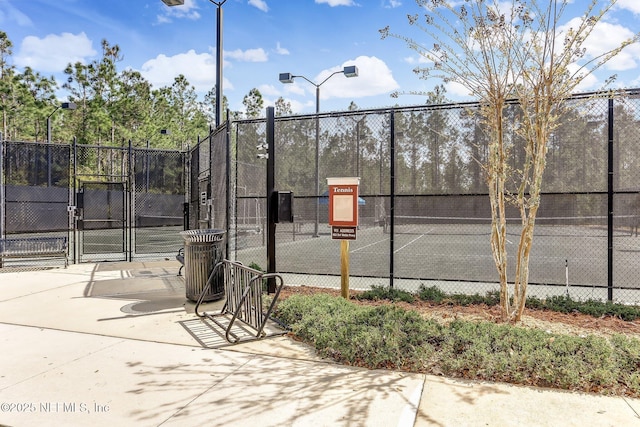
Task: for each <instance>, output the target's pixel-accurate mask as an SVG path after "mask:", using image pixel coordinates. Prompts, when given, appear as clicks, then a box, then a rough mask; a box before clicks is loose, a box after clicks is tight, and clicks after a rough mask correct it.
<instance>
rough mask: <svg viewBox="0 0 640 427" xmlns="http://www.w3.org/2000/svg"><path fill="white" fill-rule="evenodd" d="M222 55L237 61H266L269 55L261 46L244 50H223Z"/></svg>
mask: <svg viewBox="0 0 640 427" xmlns="http://www.w3.org/2000/svg"><path fill="white" fill-rule="evenodd" d="M224 56H225V57H227V58H231V59H235V60H237V61H244V62H266V61H267V60H268V59H269V55H268V54H267V53H266V52H265V51H264V49H262V48H258V49H247V50H245V51H243V50H241V49H236V50H232V51H226V50H225V51H224Z"/></svg>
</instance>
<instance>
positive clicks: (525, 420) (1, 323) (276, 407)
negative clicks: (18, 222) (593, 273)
mask: <svg viewBox="0 0 640 427" xmlns="http://www.w3.org/2000/svg"><path fill="white" fill-rule="evenodd" d="M177 270H178V265H177V263H174V262H170V261H167V262H148V263H102V264H81V265H72V266H70V267H69V268H67V269H54V270H45V271H30V272H11V273H2V274H0V343H1V347H0V348H1V350H0V425H7V426H43V425H65V426H85V425H92V426H102V425H104V426H107V425H109V426H111V425H122V426H159V425H163V426H164V425H167V426H169V425H171V426H195V425H216V426H217V425H231V426H247V425H249V426H256V427H257V426H431V425H433V426H518V425H521V426H557V425H562V426H632V425H638V426H640V418H639V417H638V413H639V412H640V401H639V400H635V399H625V398H620V397H602V396H596V395H588V394H580V393H568V392H559V391H552V390H541V389H533V388H527V387H517V386H510V385H505V384H493V383H479V382H467V381H457V380H450V379H446V378H441V377H434V376H428V375H421V374H407V373H403V372H395V371H384V370H376V371H370V370H366V369H359V368H351V367H346V366H341V365H337V364H335V363H331V362H329V361H325V360H321V359H320V358H318V357H317V356H316V355H315V354H314V351H313V350H312V349H310V348H309V347H307V346H305V345H303V344H300V343H298V342H295V341H293V340H291V339H290V338H288V337H286V336H280V337H273V338H268V339H264V340H261V341H254V342H250V343H244V344H239V345H234V346H230V345H225V343H224V342H223V341H222V340H221V339H219V337H217V338H216V337H213V338H212V337H209V336H207V335H206V334H205V332H203V331H202V330H201V329H202V328H201V322H200V321H199V320H198V319H197V318H196V317H195V315H194V314H193V306H192V304H191V303H188V302H186V301H185V297H184V285H183V283H182V279H181V278H178V277H176V272H177ZM205 329H206V328H205Z"/></svg>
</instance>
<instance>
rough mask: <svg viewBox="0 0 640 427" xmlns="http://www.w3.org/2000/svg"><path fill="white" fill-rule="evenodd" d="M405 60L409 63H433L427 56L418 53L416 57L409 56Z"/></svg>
mask: <svg viewBox="0 0 640 427" xmlns="http://www.w3.org/2000/svg"><path fill="white" fill-rule="evenodd" d="M403 61H404V62H406V63H407V64H411V65H414V64H428V63H431V61H429V60H428V59H427V58H425V57H424V56H422V55H418V57H414V56H407V57H406V58H404V59H403Z"/></svg>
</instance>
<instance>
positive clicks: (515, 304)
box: [380, 0, 638, 322]
mask: <svg viewBox="0 0 640 427" xmlns="http://www.w3.org/2000/svg"><path fill="white" fill-rule="evenodd" d="M416 3H417V4H418V5H419V6H422V7H424V8H426V10H427V11H428V13H427V14H426V15H418V14H416V15H410V16H409V17H408V18H409V23H410V24H411V25H413V26H416V27H418V28H420V29H421V30H422V31H424V32H425V33H427V34H428V35H429V36H430V38H431V40H432V41H433V44H432V45H429V46H427V45H425V44H421V43H419V42H417V41H415V40H414V39H413V38H410V37H406V36H403V35H398V34H395V33H392V32H391V31H390V29H389V27H386V28H384V29H382V30H380V32H381V35H382V37H383V38H385V37H394V38H397V39H400V40H403V41H405V42H406V43H407V45H408V46H409V47H410V48H411V49H413V50H415V51H416V52H418V53H419V54H420V55H421V56H423V57H424V58H426V59H427V60H428V63H429V65H428V66H426V67H419V68H416V69H415V70H414V71H415V72H416V73H417V74H418V75H419V76H420V77H421V78H425V79H426V78H434V77H435V78H440V79H442V80H443V81H444V82H445V83H458V84H461V85H463V86H464V87H465V88H466V89H468V90H469V94H470V95H471V96H473V97H474V98H476V99H478V100H479V103H480V108H479V111H478V112H479V115H480V117H481V119H482V120H483V121H484V125H485V128H486V130H487V132H488V133H489V138H490V144H489V156H488V159H487V161H486V163H485V164H484V169H485V173H486V177H487V184H488V187H489V198H490V204H491V249H492V253H493V258H494V261H495V264H496V268H497V270H498V275H499V277H500V304H501V311H502V319H503V321H516V322H517V321H519V320H521V317H522V313H523V311H524V307H525V301H526V291H527V284H528V280H529V256H530V253H531V247H532V243H533V232H534V226H535V220H536V214H537V212H538V207H539V206H540V195H541V190H542V176H543V173H544V169H545V165H546V153H547V145H548V143H549V137H550V135H551V134H552V132H553V131H554V129H556V128H557V127H558V125H559V123H558V120H559V118H560V116H561V110H562V109H563V108H564V107H565V101H567V99H568V98H569V97H570V95H571V94H572V93H573V91H574V90H575V89H576V87H577V86H578V85H579V84H580V83H581V82H582V81H583V80H584V79H585V78H586V77H587V76H589V75H590V74H591V73H593V72H594V71H596V70H597V69H599V68H601V67H602V66H603V65H604V64H606V63H607V62H608V61H609V60H611V59H612V58H613V57H615V56H616V55H617V54H619V53H620V51H621V50H622V49H623V48H625V47H626V46H628V45H630V44H632V43H635V42H637V41H638V34H635V35H634V36H633V37H631V38H630V39H628V40H625V41H624V42H623V43H621V44H620V45H619V46H617V47H616V48H614V49H612V50H609V51H607V52H604V53H599V54H595V55H592V54H590V52H588V51H587V50H586V48H585V46H586V43H585V42H586V41H587V39H588V38H589V37H590V36H591V35H592V33H593V31H594V29H595V28H596V26H597V25H598V24H599V23H600V22H601V21H602V19H603V17H604V16H605V15H606V14H607V13H608V12H609V11H610V10H611V9H612V7H613V6H614V5H615V3H616V0H606V1H605V2H604V3H605V4H604V6H602V9H599V10H596V7H597V4H598V3H602V2H599V1H598V0H591V1H590V4H589V5H588V6H587V8H586V10H585V12H584V13H583V14H582V15H581V16H579V17H577V18H575V19H573V20H571V21H569V23H568V24H566V25H561V22H562V21H561V18H562V16H563V12H565V10H566V8H567V5H568V4H569V1H568V0H548V1H545V0H528V1H525V0H506V1H505V0H466V1H465V2H463V4H462V5H460V6H455V5H453V4H452V2H449V1H447V0H416ZM457 3H460V2H457ZM611 81H612V79H609V80H608V81H607V82H606V83H605V86H606V85H607V84H608V83H610V82H611ZM510 100H514V101H516V102H517V104H518V105H519V114H517V122H516V123H510V124H509V126H511V127H512V128H513V129H515V132H516V134H517V135H518V136H519V137H520V138H518V139H517V141H521V142H522V143H523V144H524V145H525V147H524V152H525V156H524V160H523V162H522V164H519V165H517V167H516V166H513V165H509V163H508V158H509V148H510V144H513V143H514V141H516V140H509V139H508V138H507V135H506V132H505V131H506V128H507V123H506V120H505V119H506V114H505V112H506V110H507V106H508V104H509V103H510ZM511 182H515V183H516V184H515V187H512V188H510V186H509V183H511ZM508 203H513V204H515V206H517V208H518V210H519V212H520V219H521V223H520V225H521V229H520V238H519V242H518V246H517V248H518V249H517V253H516V261H515V278H514V280H513V283H509V280H508V277H507V238H506V236H507V218H506V208H507V204H508Z"/></svg>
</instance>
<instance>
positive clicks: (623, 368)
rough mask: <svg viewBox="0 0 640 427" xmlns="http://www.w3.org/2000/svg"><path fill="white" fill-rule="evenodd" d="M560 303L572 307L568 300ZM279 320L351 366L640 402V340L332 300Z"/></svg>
mask: <svg viewBox="0 0 640 427" xmlns="http://www.w3.org/2000/svg"><path fill="white" fill-rule="evenodd" d="M429 292H432V290H431V291H429ZM434 294H435V295H436V296H437V293H434ZM554 303H555V304H558V303H560V305H562V306H563V307H567V309H568V307H570V305H569V301H568V299H566V298H565V297H562V298H557V299H555V300H554ZM275 315H276V317H278V318H279V319H280V320H281V321H283V322H284V323H287V324H289V326H290V327H291V329H292V331H293V333H294V334H296V335H298V336H299V337H300V338H302V339H304V340H305V341H307V342H310V343H313V344H314V345H315V347H316V349H317V351H318V353H319V354H320V355H322V356H325V357H331V358H333V359H334V360H336V361H338V362H342V363H346V364H349V365H357V366H366V367H369V368H372V369H375V368H397V369H404V370H409V371H415V372H425V373H434V374H442V373H444V374H445V375H448V376H452V377H464V378H470V379H482V380H491V381H505V382H511V383H516V384H527V385H537V386H545V387H555V388H561V389H569V390H581V391H588V392H601V393H608V394H629V395H633V396H640V340H637V339H631V338H627V337H624V336H621V335H620V336H614V337H613V338H611V339H609V340H608V339H605V338H601V337H596V336H587V337H577V336H568V335H557V334H549V333H546V332H544V331H542V330H538V329H526V328H520V327H516V326H513V325H509V324H495V323H491V322H472V321H462V320H454V321H452V322H451V323H449V324H448V325H441V324H439V323H437V322H436V321H434V320H430V319H425V318H423V317H422V316H420V314H419V313H418V312H417V311H414V310H406V309H403V308H401V307H398V306H396V305H390V304H389V305H382V306H376V307H371V306H360V305H357V304H354V303H353V302H351V301H348V300H345V299H343V298H338V297H333V296H330V295H327V294H317V295H312V296H301V295H293V296H291V297H289V298H287V299H286V300H282V301H280V302H279V303H278V306H277V310H276V313H275Z"/></svg>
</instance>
